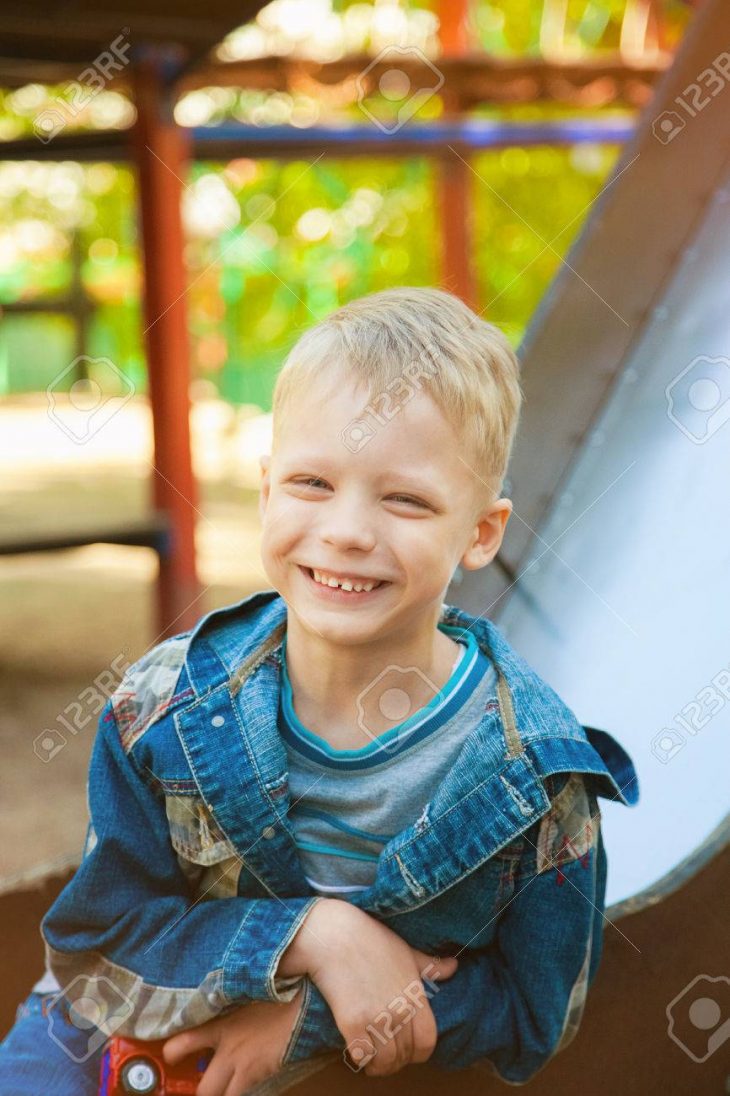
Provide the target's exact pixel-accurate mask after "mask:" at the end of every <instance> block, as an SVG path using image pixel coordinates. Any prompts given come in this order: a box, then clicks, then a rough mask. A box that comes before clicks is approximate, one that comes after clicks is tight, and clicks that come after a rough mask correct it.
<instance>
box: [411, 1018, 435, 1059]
mask: <svg viewBox="0 0 730 1096" xmlns="http://www.w3.org/2000/svg"><path fill="white" fill-rule="evenodd" d="M412 1027H413V1058H412V1059H411V1060H412V1062H413V1063H414V1064H416V1065H417V1064H419V1063H421V1062H427V1061H428V1059H429V1058H430V1057H431V1055H432V1054H433V1052H434V1050H435V1049H436V1040H437V1038H438V1030H437V1028H436V1017H435V1016H434V1014H433V1012H432V1010H431V1006H430V1005H429V1004H425V1005H424V1007H423V1008H422V1009H419V1011H418V1014H417V1015H416V1016H414V1018H413V1023H412Z"/></svg>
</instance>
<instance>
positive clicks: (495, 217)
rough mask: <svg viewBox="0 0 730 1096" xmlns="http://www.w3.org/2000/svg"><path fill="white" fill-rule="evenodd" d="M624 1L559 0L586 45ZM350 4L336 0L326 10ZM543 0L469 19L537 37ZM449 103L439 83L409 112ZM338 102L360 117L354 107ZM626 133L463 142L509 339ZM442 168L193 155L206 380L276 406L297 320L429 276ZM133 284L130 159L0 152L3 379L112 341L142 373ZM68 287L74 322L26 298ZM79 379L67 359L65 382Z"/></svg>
mask: <svg viewBox="0 0 730 1096" xmlns="http://www.w3.org/2000/svg"><path fill="white" fill-rule="evenodd" d="M548 2H550V0H548ZM624 6H625V0H600V2H598V0H569V3H568V17H569V20H570V28H571V30H570V33H571V34H573V35H574V37H576V40H579V41H580V43H581V45H582V47H583V48H585V49H586V50H593V49H601V48H607V47H615V45H616V27H617V26H619V23H620V16H621V13H622V11H623V8H624ZM351 7H352V5H348V4H347V3H337V4H335V8H334V10H335V12H337V11H342V10H345V9H348V8H351ZM360 7H361V8H364V7H365V5H360ZM420 7H422V8H431V9H433V8H434V5H433V4H426V5H423V4H422V5H420ZM685 7H686V6H685V5H682V4H680V3H679V0H676V2H675V0H669V2H668V4H667V13H668V15H667V19H668V22H667V28H665V31H666V34H667V35H668V36H669V37H671V35H672V34H673V33H675V32H676V34H678V33H679V32H680V30H681V27H682V26H683V25H684V24H683V20H684V21H686V10H685V11H682V9H683V8H685ZM411 8H412V9H414V8H415V5H412V6H411ZM542 10H543V7H542V4H541V3H535V2H534V0H494V2H492V3H485V2H483V0H479V2H478V3H473V4H472V9H471V16H470V18H471V25H472V32H473V35H474V37H475V39H476V40H477V41H478V42H479V43H480V44H481V46H482V47H484V48H487V49H489V50H491V51H494V52H500V53H534V52H535V50H536V49H537V48H538V46H539V38H540V17H541V12H542ZM58 93H59V91H58V89H53V88H42V87H41V86H40V85H28V86H26V87H25V88H22V89H17V90H15V91H6V92H0V137H5V138H12V137H15V136H20V135H22V134H26V133H30V132H32V127H33V121H34V118H37V116H38V112H39V111H42V110H44V109H47V108H48V105H49V104H52V102H53V98H54V95H56V96H57V95H58ZM196 94H198V93H196ZM314 106H315V107H317V104H314ZM184 109H185V110H187V112H188V115H189V118H186V120H189V121H190V122H193V121H196V122H197V124H200V123H201V122H202V121H203V120H205V121H207V122H210V123H215V122H218V121H223V120H225V119H226V118H238V119H241V120H247V121H251V120H253V121H254V122H255V123H257V124H271V122H272V121H286V120H289V121H292V120H293V121H294V123H295V124H300V125H302V126H304V125H305V124H311V122H312V121H313V120H315V118H314V113H313V111H314V108H313V106H312V102H311V101H308V102H295V101H294V100H293V99H292V97H290V96H286V95H282V94H281V93H278V94H277V95H270V96H267V95H265V94H264V93H261V92H248V91H241V90H236V89H230V88H227V89H204V91H203V92H202V94H198V98H197V99H193V100H190V101H189V102H188V103H187V105H186V107H185V108H184ZM317 109H318V107H317ZM441 109H442V105H441V103H440V100H438V99H437V98H434V99H432V100H431V101H430V102H429V104H427V106H426V108H425V110H424V111H423V112H422V113H421V114H420V115H419V117H421V118H422V119H425V118H428V117H435V116H438V114H439V113H440V112H441ZM201 111H202V112H203V113H202V114H201V115H200V116H199V117H198V116H197V115H196V112H201ZM297 112H299V115H298V114H297ZM307 112H309V113H307ZM315 113H316V112H315ZM475 113H476V114H478V115H481V116H488V117H491V118H511V119H514V118H523V119H525V120H526V119H528V118H529V119H545V118H556V117H565V116H567V115H570V116H573V117H575V115H576V113H577V112H576V110H572V109H568V108H565V107H558V106H553V105H549V104H543V105H540V104H535V105H527V106H522V107H520V106H512V107H510V106H505V107H497V106H494V105H489V106H485V107H484V108H482V109H481V110H478V111H476V112H475ZM607 113H608V112H605V111H604V112H599V113H598V114H596V113H595V112H594V113H593V114H592V115H589V114H587V113H585V112H584V113H583V114H582V116H583V117H590V116H593V117H597V116H601V117H605V116H606V114H607ZM339 116H340V117H347V120H348V121H353V120H354V119H355V117H357V118H358V120H359V121H362V122H365V119H364V118H363V116H362V114H361V112H359V111H357V109H356V108H352V107H350V108H348V109H345V110H343V111H341V112H340V115H339ZM317 120H320V121H321V120H322V118H321V115H318V119H317ZM325 120H327V121H333V120H335V119H334V118H333V117H329V118H327V119H325ZM129 122H130V105H129V103H128V102H127V101H125V100H124V98H123V96H120V95H119V94H118V93H116V92H102V93H101V94H100V95H98V96H96V98H95V99H94V100H93V102H92V104H91V112H90V113H89V115H88V116H85V117H84V118H82V119H80V120H79V124H80V125H81V126H82V127H83V128H89V127H94V126H102V127H109V126H114V125H117V126H119V127H124V126H125V125H128V124H129ZM619 151H620V150H619V149H618V148H617V147H616V146H609V145H601V144H582V145H576V146H574V147H572V148H551V147H529V148H519V147H516V148H508V149H504V150H494V151H488V152H483V153H481V154H478V155H475V156H474V157H473V158H472V161H471V166H472V168H473V174H472V176H471V178H470V186H471V206H472V216H473V244H474V246H473V258H474V263H475V268H476V271H477V276H478V285H479V308H481V309H483V310H484V314H485V316H486V317H487V318H488V319H490V320H492V321H494V322H496V323H498V324H500V326H502V327H503V328H504V329H505V330H506V332H507V333H508V335H509V337H510V338H511V339H512V341H513V343H514V344H515V345H516V344H518V343H519V341H520V339H521V337H522V335H523V333H524V330H525V327H526V325H527V323H528V321H529V319H530V316H531V315H532V313H533V311H534V309H535V307H536V305H537V303H538V301H539V300H540V298H541V296H542V295H543V293H544V292H545V290H546V288H547V286H548V285H549V283H550V281H551V279H552V277H553V276H554V274H555V272H556V270H557V268H558V266H559V264H560V260H561V257H562V256H563V255H564V254H565V252H566V251H567V249H568V247H569V246H570V244H571V242H572V240H573V239H574V237H575V235H576V233H577V232H578V231H579V230H580V227H581V225H582V223H583V221H584V218H585V217H586V216H587V214H588V212H589V210H590V205H591V202H592V201H593V199H594V198H595V196H596V195H597V193H598V192H599V191H600V189H601V187H602V186H603V185H604V183H605V181H606V179H607V177H608V175H609V172H610V170H611V168H612V166H613V164H614V162H615V160H616V157H617V155H618V153H619ZM437 187H438V178H437V174H436V169H435V166H434V162H433V161H431V160H429V159H427V158H413V159H400V160H396V159H386V158H382V159H378V160H376V159H367V160H366V159H342V160H337V159H334V158H332V159H330V158H327V159H326V160H325V159H322V160H317V159H316V157H315V158H313V160H312V162H308V161H306V160H297V161H292V162H278V161H277V162H274V161H270V160H269V161H255V160H252V159H248V158H240V159H236V160H233V161H232V162H231V163H229V164H215V163H205V162H196V163H195V164H194V165H193V166H192V168H191V171H190V177H189V179H187V180H186V189H185V192H184V210H183V212H184V217H185V224H186V232H187V241H188V242H187V244H186V249H185V261H186V264H187V268H188V275H189V285H190V289H189V293H188V302H189V323H190V330H191V336H192V357H193V360H192V368H193V376H194V378H195V382H196V384H197V387H198V391H200V392H206V391H208V392H210V393H213V392H218V393H219V394H220V395H221V396H223V397H224V398H225V399H228V400H230V401H232V402H236V403H254V404H258V405H259V406H261V407H264V408H268V407H269V404H270V393H271V388H272V384H273V378H274V374H275V372H276V370H277V368H278V366H279V365H280V363H281V361H282V359H283V357H284V355H285V354H286V352H287V350H288V348H289V347H290V346H291V344H292V343H293V342H294V340H295V339H296V337H297V336H298V334H299V333H300V332H301V331H302V329H303V328H305V327H306V326H308V325H310V324H311V323H313V322H315V321H316V320H318V319H320V318H321V317H323V316H325V315H326V314H327V313H329V312H330V311H331V310H332V309H334V308H336V307H337V306H338V305H339V304H341V303H344V302H346V301H348V300H350V299H352V298H354V297H359V296H361V295H363V294H365V293H369V292H373V291H376V290H378V289H383V288H387V287H388V286H392V285H398V284H401V285H428V284H437V283H438V280H439V276H440V246H441V240H440V235H439V225H438V223H437V213H436V211H437V209H438V193H437ZM140 286H141V277H140V262H139V252H138V240H137V228H136V196H135V184H134V177H133V173H132V172H131V170H130V169H128V168H126V167H116V166H112V165H110V164H103V163H99V164H78V163H73V162H70V161H62V162H57V163H50V162H49V163H46V162H43V163H40V162H24V163H13V162H5V163H3V162H1V161H0V306H2V305H6V306H10V307H9V308H8V309H7V310H6V311H5V313H4V314H3V317H2V323H1V324H0V392H3V391H5V392H19V391H33V390H37V389H43V388H45V387H46V385H47V384H49V383H50V382H51V381H52V380H53V378H54V377H55V376H56V375H57V373H58V372H59V371H60V370H61V369H62V368H64V367H65V365H66V364H67V363H68V362H69V361H71V360H73V359H74V357H75V356H76V355H78V354H79V353H80V352H81V349H83V352H84V353H86V354H88V355H89V356H91V357H101V356H104V357H108V358H110V359H111V360H112V361H113V362H114V363H115V364H116V365H117V366H118V367H119V368H120V369H122V370H123V371H124V372H125V373H127V374H128V375H129V377H130V379H131V380H132V381H133V382H134V384H135V386H136V387H137V389H138V390H143V389H144V387H145V384H146V378H145V364H144V353H143V347H142V331H143V327H144V324H143V321H142V317H141V306H140ZM69 301H70V302H71V303H74V302H75V303H74V307H75V308H76V311H77V313H78V314H79V315H80V314H81V313H82V312H84V310H86V314H87V319H86V321H85V322H84V325H83V331H82V332H80V331H79V330H78V329H77V327H76V325H75V321H74V319H73V318H72V317H70V316H69V315H63V314H60V313H58V312H57V313H56V314H53V313H52V312H41V313H32V314H28V311H27V306H28V305H29V304H30V303H32V302H37V303H39V304H40V303H41V302H47V303H49V305H51V306H52V304H53V302H55V303H56V304H59V303H63V302H69ZM13 304H16V305H17V304H22V305H24V306H25V308H26V310H25V311H18V310H17V309H16V310H13V308H12V306H13ZM72 380H73V375H72V374H69V376H68V377H67V378H66V381H67V384H70V383H71V382H72Z"/></svg>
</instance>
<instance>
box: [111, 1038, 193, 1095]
mask: <svg viewBox="0 0 730 1096" xmlns="http://www.w3.org/2000/svg"><path fill="white" fill-rule="evenodd" d="M164 1044H165V1040H164V1039H156V1040H154V1041H151V1042H143V1041H142V1040H141V1039H125V1038H112V1039H110V1040H109V1042H108V1043H107V1045H106V1047H105V1049H104V1054H103V1057H102V1059H101V1077H100V1081H99V1096H130V1093H132V1094H135V1093H136V1094H137V1096H195V1093H196V1092H197V1088H198V1085H199V1084H200V1081H201V1078H202V1076H203V1073H204V1072H205V1068H206V1066H207V1065H208V1062H209V1061H210V1057H211V1056H210V1053H206V1054H204V1055H192V1054H191V1055H190V1056H189V1057H188V1058H186V1059H184V1060H183V1061H182V1062H178V1063H177V1064H176V1065H174V1066H170V1065H167V1063H166V1062H165V1060H164V1059H163V1057H162V1048H163V1046H164Z"/></svg>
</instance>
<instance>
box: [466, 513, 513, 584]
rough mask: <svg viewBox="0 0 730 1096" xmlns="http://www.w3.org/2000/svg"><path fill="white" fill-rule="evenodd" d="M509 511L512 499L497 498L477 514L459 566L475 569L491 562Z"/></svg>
mask: <svg viewBox="0 0 730 1096" xmlns="http://www.w3.org/2000/svg"><path fill="white" fill-rule="evenodd" d="M511 513H512V500H511V499H497V500H496V501H495V502H493V503H492V504H491V505H490V506H489V507H488V508H487V509H486V510H484V511H482V513H480V514H479V515H478V518H477V523H476V525H475V527H474V532H473V535H472V539H471V541H470V543H469V545H468V547H467V549H466V551H465V552H464V555H463V556H462V557H461V560H460V566H461V567H463V568H464V569H465V570H467V571H477V570H479V568H480V567H486V565H487V564H488V563H491V562H492V560H493V559H494V557H495V556H496V554H497V552H498V551H499V549H500V547H501V546H502V540H503V538H504V531H505V529H506V528H507V522H508V521H509V518H510V514H511Z"/></svg>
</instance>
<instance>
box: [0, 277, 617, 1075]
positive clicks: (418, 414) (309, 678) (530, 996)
mask: <svg viewBox="0 0 730 1096" xmlns="http://www.w3.org/2000/svg"><path fill="white" fill-rule="evenodd" d="M520 403H521V392H520V388H519V379H518V366H517V362H516V359H515V356H514V354H513V352H512V350H511V349H510V347H509V345H508V343H507V341H506V339H505V338H504V336H502V335H501V333H500V332H499V331H498V330H497V329H496V328H494V327H493V326H492V325H490V324H488V323H486V322H484V321H483V320H481V319H480V318H478V317H477V316H476V315H475V314H474V313H473V312H472V311H471V310H470V309H468V308H467V307H466V306H465V305H464V304H463V303H462V302H460V301H459V300H458V299H457V298H455V297H453V296H451V295H449V294H447V293H444V292H441V291H438V290H435V289H407V288H402V289H396V290H391V291H387V292H383V293H377V294H374V295H371V296H369V297H366V298H364V299H362V300H359V301H355V302H353V303H352V304H350V305H347V306H345V307H343V308H341V309H339V310H338V311H337V312H335V313H334V314H333V315H332V316H330V317H329V318H328V319H327V320H325V321H323V322H322V323H320V324H318V325H317V326H315V327H314V328H312V329H311V330H310V331H308V332H307V333H305V335H304V336H303V337H302V338H301V339H300V340H299V342H298V343H297V344H296V346H295V347H294V348H293V350H292V352H291V354H290V355H289V357H288V359H287V361H286V363H285V365H284V368H283V369H282V372H281V374H280V376H279V378H278V381H277V386H276V390H275V395H274V433H273V445H272V453H271V456H270V458H263V459H262V490H261V517H262V523H263V539H262V558H263V562H264V566H265V569H266V573H267V575H268V577H269V579H270V581H271V584H272V587H273V591H271V592H265V593H260V594H256V595H254V596H252V597H250V598H247V599H246V600H244V601H243V602H241V603H239V604H237V605H233V606H230V607H228V608H227V609H223V610H218V611H217V612H213V613H210V614H209V615H208V616H207V617H205V618H204V619H203V620H202V621H200V622H199V623H198V625H197V626H196V628H195V629H193V631H192V632H190V633H185V634H183V635H180V636H176V637H173V638H172V639H169V640H167V641H165V642H164V643H162V644H160V645H158V646H157V647H155V648H154V649H153V650H152V651H150V652H149V653H148V654H147V655H146V656H144V658H142V659H141V660H140V661H139V662H138V663H136V664H135V666H134V667H132V669H131V671H130V672H129V673H128V674H127V675H126V677H125V681H124V682H123V683H122V685H121V686H120V688H119V689H118V690H117V693H116V694H115V695H114V696H113V697H112V699H111V701H110V703H109V704H108V705H107V708H106V709H105V710H104V712H103V713H102V716H101V718H100V723H99V732H98V735H97V740H96V742H95V747H94V753H93V756H92V761H91V768H90V777H89V807H90V816H91V817H90V827H89V834H88V839H87V844H86V849H85V855H84V858H83V861H82V863H81V865H80V867H79V869H78V871H77V873H76V875H75V877H74V879H73V880H72V882H71V883H70V884H69V885H68V886H67V888H66V889H65V890H64V891H63V893H62V894H61V895H60V896H59V898H58V899H57V901H56V902H55V903H54V905H53V906H52V907H51V909H50V911H49V912H48V914H47V915H46V917H45V918H44V922H43V926H42V929H43V935H44V938H45V941H46V947H47V957H48V962H49V965H50V969H51V972H52V976H54V977H55V978H56V979H57V984H58V986H59V987H62V993H60V994H59V995H58V996H57V997H56V996H51V995H50V994H51V991H50V990H49V989H48V987H50V986H52V984H53V983H51V982H42V983H41V984H39V986H38V987H36V992H35V994H32V995H31V998H30V999H29V1002H27V1003H26V1013H25V1014H24V1015H23V1016H21V1018H20V1019H19V1021H18V1023H17V1024H16V1028H15V1029H14V1030H13V1032H11V1036H10V1037H9V1039H8V1042H7V1043H6V1045H5V1047H4V1048H3V1053H0V1082H3V1081H4V1078H5V1077H6V1076H8V1077H10V1076H13V1078H14V1079H13V1082H12V1084H11V1083H4V1084H0V1088H2V1091H3V1093H6V1092H12V1093H13V1096H24V1094H25V1093H30V1092H37V1091H40V1090H41V1089H42V1090H43V1091H44V1092H48V1093H49V1096H65V1094H66V1093H69V1094H70V1093H71V1092H73V1093H74V1094H75V1096H78V1094H79V1093H82V1094H84V1096H85V1094H86V1093H88V1094H89V1096H92V1094H93V1093H94V1091H95V1083H96V1081H95V1077H96V1069H97V1068H98V1066H97V1063H98V1057H99V1054H100V1053H101V1046H102V1044H103V1039H104V1035H105V1034H111V1033H116V1034H121V1035H125V1034H126V1035H130V1036H135V1037H138V1038H141V1039H157V1038H163V1039H166V1040H167V1041H166V1044H165V1051H164V1053H165V1056H166V1058H167V1060H168V1061H170V1062H172V1061H177V1060H179V1059H180V1058H182V1057H183V1056H185V1055H187V1054H189V1053H191V1052H192V1051H194V1050H199V1049H201V1048H203V1047H212V1048H213V1050H214V1053H213V1057H212V1060H211V1063H210V1065H209V1067H208V1070H207V1071H206V1074H205V1077H204V1080H203V1081H202V1082H201V1084H200V1087H199V1089H198V1092H199V1094H200V1096H240V1094H241V1093H243V1092H247V1091H255V1092H256V1093H261V1094H263V1093H268V1092H278V1091H282V1090H283V1089H284V1088H286V1087H289V1086H290V1085H292V1084H294V1083H295V1082H296V1081H297V1080H299V1079H300V1078H301V1077H303V1076H305V1075H306V1074H307V1073H308V1072H312V1071H314V1070H316V1069H319V1068H321V1067H322V1066H323V1065H326V1064H328V1063H329V1062H331V1061H334V1060H336V1059H338V1058H340V1056H341V1055H342V1054H343V1051H344V1054H345V1060H346V1062H347V1063H348V1064H349V1065H350V1066H352V1068H354V1069H360V1068H362V1069H364V1070H365V1072H366V1073H367V1074H368V1075H374V1076H384V1075H387V1074H389V1073H393V1072H395V1071H396V1070H398V1069H400V1068H401V1067H402V1066H404V1065H406V1064H408V1063H409V1062H424V1061H426V1060H428V1059H430V1060H431V1061H432V1062H433V1063H434V1064H436V1065H438V1066H441V1067H445V1068H451V1069H459V1068H464V1067H467V1066H470V1065H473V1064H479V1065H481V1066H483V1067H485V1068H488V1069H490V1070H492V1071H494V1072H495V1073H496V1074H497V1076H498V1077H500V1078H501V1079H503V1080H504V1081H507V1082H510V1083H517V1084H519V1083H524V1082H525V1081H527V1080H529V1078H530V1077H532V1076H533V1075H534V1073H535V1072H536V1071H537V1070H539V1069H540V1068H541V1067H542V1066H543V1065H544V1064H545V1063H546V1062H547V1061H548V1060H549V1059H550V1058H551V1057H552V1056H553V1055H554V1054H555V1053H556V1052H557V1051H558V1050H560V1049H561V1048H562V1047H564V1046H565V1045H566V1044H567V1043H568V1042H569V1041H570V1040H571V1039H572V1038H573V1036H574V1035H575V1032H576V1030H577V1028H578V1025H579V1022H580V1018H581V1014H582V1011H583V1007H584V1002H585V997H586V991H587V988H588V985H589V984H590V982H591V981H592V979H593V977H594V975H595V973H596V969H597V966H598V962H599V959H600V953H601V942H602V930H603V923H602V919H603V914H602V909H603V901H604V894H605V880H606V856H605V852H604V848H603V842H602V837H601V832H600V811H599V809H598V804H597V798H596V797H597V796H598V795H603V796H605V797H609V798H612V799H618V800H620V801H621V802H623V803H625V804H632V803H635V802H636V800H637V797H638V790H637V784H636V776H635V772H634V770H633V766H632V764H631V761H630V759H629V758H628V756H627V755H626V754H625V753H624V751H623V750H622V749H621V747H620V746H618V744H617V743H615V742H614V741H613V740H612V739H611V738H610V736H608V735H606V734H604V733H603V732H600V731H588V730H585V729H584V728H582V727H581V726H580V724H579V723H578V721H577V720H576V718H575V716H574V715H573V713H572V712H571V711H570V710H569V709H568V708H567V707H566V706H565V705H564V704H563V702H562V701H561V700H560V698H559V697H558V696H557V695H556V694H555V693H554V692H553V691H552V690H551V689H550V687H549V686H548V685H547V684H546V683H544V682H543V681H541V680H540V678H539V677H538V676H537V674H536V673H535V672H534V671H533V670H532V669H531V668H530V667H529V666H528V665H527V663H526V662H525V661H524V660H523V659H521V658H520V657H519V655H517V654H516V652H515V651H513V650H512V648H511V647H510V646H509V645H508V643H507V642H506V640H505V638H504V637H503V636H502V634H501V632H500V631H499V630H498V629H497V628H496V626H495V625H493V624H492V623H491V622H489V621H488V620H486V619H484V618H473V617H471V616H469V615H468V614H467V613H465V612H462V611H461V610H458V609H456V608H452V607H449V606H447V605H445V604H444V603H443V596H444V594H445V592H446V589H447V587H448V585H449V582H450V580H451V577H452V575H453V573H454V571H455V569H456V567H457V566H459V567H462V568H465V569H477V568H480V567H484V566H486V565H487V564H488V563H490V562H491V560H492V559H493V558H494V556H495V555H496V553H497V551H498V549H499V547H500V544H501V542H502V538H503V535H504V530H505V526H506V523H507V521H508V519H509V515H510V513H511V509H512V504H511V502H510V501H509V500H508V499H506V498H501V497H500V489H501V485H502V481H503V477H504V473H505V470H506V467H507V462H508V459H509V454H510V450H511V446H512V441H513V438H514V432H515V429H516V425H517V419H518V415H519V408H520ZM43 990H46V991H47V994H46V996H43ZM41 1002H42V1004H41ZM241 1006H245V1007H241ZM44 1010H45V1014H46V1015H45V1016H44V1015H42V1014H43V1012H44ZM33 1025H35V1026H33ZM31 1031H35V1032H36V1033H38V1034H37V1035H36V1037H35V1040H34V1042H33V1049H31V1050H28V1049H27V1048H28V1045H29V1033H30V1032H31ZM47 1035H50V1039H49V1038H47ZM23 1040H25V1042H24V1041H23ZM59 1047H60V1048H61V1051H65V1061H64V1060H63V1058H64V1055H63V1054H61V1057H60V1058H59V1053H58V1048H59ZM24 1053H25V1055H26V1057H25V1060H24V1065H23V1068H22V1069H20V1070H19V1067H17V1065H16V1066H14V1065H13V1061H14V1057H13V1056H14V1055H15V1061H17V1060H18V1059H20V1058H22V1057H23V1054H24ZM59 1061H60V1063H61V1064H60V1066H59V1065H58V1063H59ZM51 1063H53V1064H51ZM13 1068H15V1070H16V1073H15V1074H12V1072H11V1071H12V1069H13ZM52 1069H53V1070H55V1072H54V1073H53V1075H52V1076H53V1080H52V1083H51V1082H49V1077H51V1070H52ZM3 1070H5V1072H3ZM18 1072H21V1073H23V1076H24V1077H25V1078H26V1082H25V1086H24V1084H23V1082H22V1079H21V1080H20V1081H19V1080H18V1079H17V1074H18ZM31 1074H32V1075H33V1079H32V1080H31V1081H28V1078H29V1077H30V1075H31ZM345 1076H346V1074H345ZM41 1078H42V1079H43V1084H41V1083H40V1080H41ZM13 1084H14V1086H15V1087H13Z"/></svg>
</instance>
